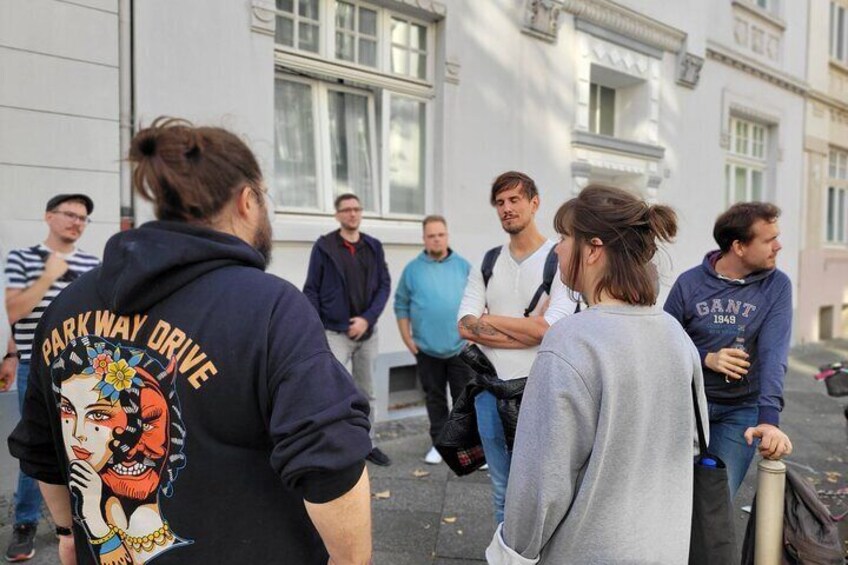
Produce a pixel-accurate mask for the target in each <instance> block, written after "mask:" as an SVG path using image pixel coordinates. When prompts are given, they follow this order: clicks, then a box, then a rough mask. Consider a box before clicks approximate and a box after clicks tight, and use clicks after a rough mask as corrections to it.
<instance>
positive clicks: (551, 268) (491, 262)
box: [480, 245, 580, 318]
mask: <svg viewBox="0 0 848 565" xmlns="http://www.w3.org/2000/svg"><path fill="white" fill-rule="evenodd" d="M502 248H503V246H501V245H499V246H497V247H493V248H491V249H489V250H488V251H486V254H485V255H484V256H483V264H482V265H481V266H480V271H481V272H482V274H483V286H486V287H488V286H489V279H490V278H492V271H493V270H494V268H495V262H496V261H497V260H498V257H499V256H500V254H501V249H502ZM558 264H559V260H558V259H557V254H556V246H554V247H551V250H550V251H548V256H547V257H546V258H545V269H544V270H543V271H542V284H540V285H539V288H537V289H536V294H534V295H533V299H532V300H531V301H530V305H529V306H527V308H525V309H524V317H525V318H527V317H528V316H530V313H531V312H533V310H535V309H536V305H537V304H538V303H539V300H540V299H541V298H542V295H543V294H544V293H546V292H547V293H548V296H550V294H551V286H552V285H553V284H554V277H556V272H557V266H558ZM574 312H575V314H576V313H577V312H580V301H579V300H578V301H577V308H576V309H575V310H574Z"/></svg>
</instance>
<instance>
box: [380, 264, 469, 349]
mask: <svg viewBox="0 0 848 565" xmlns="http://www.w3.org/2000/svg"><path fill="white" fill-rule="evenodd" d="M470 269H471V265H470V264H469V263H468V261H466V260H465V259H463V258H462V257H460V256H459V255H457V254H456V253H454V252H453V251H449V253H448V256H447V257H446V258H444V259H443V260H441V261H436V260H435V259H433V258H432V257H430V256H429V255H427V253H426V252H425V251H422V252H421V254H420V255H418V257H416V258H415V259H413V260H412V261H411V262H410V263H409V264H408V265H407V266H406V268H404V270H403V275H401V278H400V282H399V283H398V286H397V290H396V291H395V316H396V317H397V318H398V319H399V320H400V319H404V318H409V319H410V320H411V321H412V338H413V339H414V340H415V344H416V345H417V346H418V349H420V350H421V351H423V352H424V353H426V354H427V355H430V356H432V357H439V358H442V359H446V358H448V357H453V356H454V355H457V354H458V353H459V352H460V351H461V350H462V346H463V340H462V339H460V337H459V331H458V330H457V328H456V314H457V312H459V304H460V302H462V295H463V292H464V291H465V283H466V281H467V280H468V271H469V270H470Z"/></svg>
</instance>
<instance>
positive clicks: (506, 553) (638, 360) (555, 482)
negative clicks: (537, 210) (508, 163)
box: [486, 186, 706, 565]
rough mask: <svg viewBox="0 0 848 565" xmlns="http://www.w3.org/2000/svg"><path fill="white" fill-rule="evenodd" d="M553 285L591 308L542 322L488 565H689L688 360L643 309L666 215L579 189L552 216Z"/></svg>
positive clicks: (677, 330) (651, 298)
mask: <svg viewBox="0 0 848 565" xmlns="http://www.w3.org/2000/svg"><path fill="white" fill-rule="evenodd" d="M554 223H555V227H556V230H557V231H558V232H559V233H560V235H561V236H562V241H561V242H560V244H559V247H558V249H557V253H558V255H559V260H560V270H561V272H562V273H563V274H562V277H563V282H564V283H565V284H566V286H568V287H569V288H572V289H574V291H576V292H580V293H582V295H583V296H584V297H585V298H586V299H587V301H588V302H589V304H590V307H589V308H588V309H587V310H586V311H584V312H582V313H581V314H580V315H579V316H571V317H569V318H568V319H567V320H562V321H560V322H558V323H556V324H554V325H553V327H551V329H550V330H548V332H547V334H546V335H545V338H544V341H543V342H542V345H541V347H540V350H539V354H538V356H537V357H536V361H535V363H534V365H533V368H532V370H531V371H530V376H529V378H528V380H527V388H526V390H525V392H524V400H523V402H522V406H521V416H520V418H519V421H518V431H517V435H516V439H515V450H514V452H513V457H512V467H511V471H510V481H509V486H508V489H507V498H506V512H505V520H504V523H503V524H502V525H501V526H499V527H498V530H497V532H496V533H495V537H494V539H493V540H492V544H491V545H490V546H489V548H488V549H487V551H486V557H487V559H488V560H489V563H491V564H516V565H524V564H532V563H549V564H557V565H559V564H570V563H592V564H603V563H632V564H636V563H638V564H643V563H644V564H647V563H660V564H674V565H677V564H680V563H686V562H687V560H688V557H689V535H690V522H691V516H692V466H693V460H692V456H693V429H694V407H693V403H692V392H691V385H692V382H693V380H694V382H695V385H696V389H697V391H698V397H699V403H700V405H701V410H702V411H703V413H704V414H706V400H705V398H704V394H703V377H702V373H701V363H700V361H699V357H698V352H697V350H696V349H695V346H694V345H693V344H692V341H691V340H690V339H689V337H688V336H687V335H686V333H685V332H684V331H683V328H682V327H681V326H680V324H679V323H678V322H677V321H676V320H675V319H674V318H672V317H671V316H669V315H668V314H666V313H665V312H663V310H662V309H660V308H657V307H656V306H655V303H656V299H657V281H656V271H655V270H654V269H653V267H652V266H651V264H650V261H651V259H652V258H653V256H654V254H655V252H656V250H657V240H662V241H666V242H668V241H671V239H672V238H673V237H674V235H675V234H676V232H677V223H676V217H675V213H674V211H673V210H672V209H671V208H669V207H667V206H648V205H647V204H646V203H645V202H644V201H642V200H641V199H639V198H637V197H635V196H633V195H632V194H630V193H629V192H626V191H624V190H620V189H616V188H609V187H602V186H590V187H587V188H585V189H584V190H583V191H582V192H581V193H580V195H579V196H578V197H577V198H574V199H572V200H570V201H568V202H566V203H565V204H564V205H563V206H562V207H561V208H560V209H559V211H558V212H557V215H556V219H555V221H554Z"/></svg>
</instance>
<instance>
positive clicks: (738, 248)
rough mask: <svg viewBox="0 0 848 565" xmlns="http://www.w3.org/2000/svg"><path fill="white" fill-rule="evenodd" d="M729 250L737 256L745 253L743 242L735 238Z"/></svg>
mask: <svg viewBox="0 0 848 565" xmlns="http://www.w3.org/2000/svg"><path fill="white" fill-rule="evenodd" d="M730 251H731V252H732V253H733V254H734V255H736V256H737V257H742V255H743V254H744V253H745V244H744V243H742V242H741V241H739V240H738V239H736V240H734V241H733V243H731V244H730Z"/></svg>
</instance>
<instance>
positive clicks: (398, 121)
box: [389, 96, 426, 214]
mask: <svg viewBox="0 0 848 565" xmlns="http://www.w3.org/2000/svg"><path fill="white" fill-rule="evenodd" d="M425 131H426V126H425V109H424V103H423V102H418V101H416V100H411V99H409V98H402V97H400V96H392V103H391V114H390V121H389V194H390V197H389V201H390V203H391V211H392V212H395V213H401V214H424V190H425V189H424V187H425V180H424V165H425V160H424V157H425V156H424V151H425V140H424V132H425Z"/></svg>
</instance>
